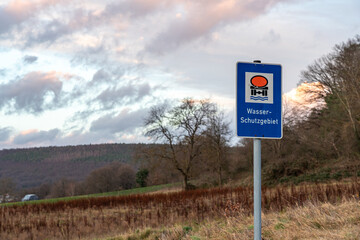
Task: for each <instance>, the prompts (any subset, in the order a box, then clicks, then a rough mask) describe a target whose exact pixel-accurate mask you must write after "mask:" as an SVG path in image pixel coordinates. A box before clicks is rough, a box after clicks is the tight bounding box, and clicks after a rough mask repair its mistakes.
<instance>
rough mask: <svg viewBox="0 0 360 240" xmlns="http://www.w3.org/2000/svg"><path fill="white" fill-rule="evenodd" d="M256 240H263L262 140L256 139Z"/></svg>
mask: <svg viewBox="0 0 360 240" xmlns="http://www.w3.org/2000/svg"><path fill="white" fill-rule="evenodd" d="M254 240H261V139H259V138H254Z"/></svg>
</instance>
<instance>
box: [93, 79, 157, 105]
mask: <svg viewBox="0 0 360 240" xmlns="http://www.w3.org/2000/svg"><path fill="white" fill-rule="evenodd" d="M151 92H152V88H151V87H150V85H149V84H148V83H142V84H137V85H135V84H132V83H129V84H127V85H125V86H122V87H120V88H116V87H111V88H108V89H106V90H105V91H103V92H102V93H100V94H99V95H98V96H97V97H96V99H95V100H97V101H99V102H100V103H101V104H102V105H103V106H105V107H108V108H110V107H113V106H115V105H116V104H121V105H124V104H131V103H135V102H138V101H140V100H141V99H143V98H144V97H146V96H149V95H150V94H151Z"/></svg>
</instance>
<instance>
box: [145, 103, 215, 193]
mask: <svg viewBox="0 0 360 240" xmlns="http://www.w3.org/2000/svg"><path fill="white" fill-rule="evenodd" d="M214 111H216V110H215V105H214V104H213V103H210V102H209V101H208V100H200V101H195V100H194V99H190V98H186V99H184V100H183V101H182V103H181V104H180V105H179V106H176V107H174V108H172V109H169V107H168V106H166V105H162V106H157V107H153V108H152V109H151V111H150V112H149V115H148V116H147V118H146V119H145V127H146V133H145V135H146V136H149V137H151V138H153V139H154V140H155V141H160V142H161V143H163V144H165V146H166V149H164V151H162V152H157V153H156V155H157V157H159V158H162V159H166V160H168V161H171V162H172V164H173V166H174V167H175V169H176V170H177V171H179V172H180V173H181V175H182V177H183V183H184V188H185V190H188V189H190V188H191V185H190V184H189V177H190V174H191V169H192V167H193V163H194V161H195V160H196V159H197V158H198V157H199V155H200V149H201V147H202V145H203V141H202V140H201V134H202V132H203V131H204V130H205V129H206V123H207V120H208V117H209V116H210V115H211V114H212V113H213V112H214Z"/></svg>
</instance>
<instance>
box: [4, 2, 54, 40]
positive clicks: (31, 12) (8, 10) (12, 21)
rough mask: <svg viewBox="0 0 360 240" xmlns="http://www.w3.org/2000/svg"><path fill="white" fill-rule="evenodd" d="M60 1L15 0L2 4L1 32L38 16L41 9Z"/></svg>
mask: <svg viewBox="0 0 360 240" xmlns="http://www.w3.org/2000/svg"><path fill="white" fill-rule="evenodd" d="M58 3H59V1H57V0H33V1H31V0H13V1H10V2H9V3H8V4H5V5H2V6H0V34H2V33H4V32H7V31H9V30H10V29H11V28H13V27H14V26H16V25H19V24H21V23H23V22H25V21H26V20H28V19H29V18H31V17H34V16H37V13H38V12H39V11H40V10H42V9H44V8H46V7H49V6H51V5H56V4H58Z"/></svg>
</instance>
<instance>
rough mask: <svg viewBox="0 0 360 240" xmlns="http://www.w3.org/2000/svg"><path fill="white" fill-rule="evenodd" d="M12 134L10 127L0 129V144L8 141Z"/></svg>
mask: <svg viewBox="0 0 360 240" xmlns="http://www.w3.org/2000/svg"><path fill="white" fill-rule="evenodd" d="M12 132H13V128H11V127H5V128H0V142H4V141H6V140H8V139H9V137H10V134H11V133H12Z"/></svg>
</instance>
